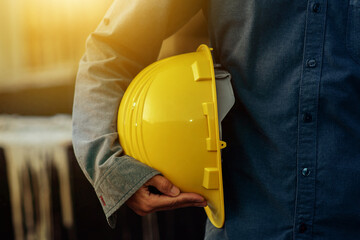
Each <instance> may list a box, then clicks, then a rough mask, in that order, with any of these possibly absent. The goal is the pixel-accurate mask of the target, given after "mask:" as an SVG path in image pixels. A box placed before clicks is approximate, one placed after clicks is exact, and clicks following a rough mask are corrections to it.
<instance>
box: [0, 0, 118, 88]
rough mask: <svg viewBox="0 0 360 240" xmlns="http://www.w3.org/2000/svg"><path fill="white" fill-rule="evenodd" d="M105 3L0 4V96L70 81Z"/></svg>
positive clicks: (36, 0) (14, 0) (22, 0)
mask: <svg viewBox="0 0 360 240" xmlns="http://www.w3.org/2000/svg"><path fill="white" fill-rule="evenodd" d="M111 2H112V1H111V0H102V1H98V0H1V2H0V12H1V13H0V34H1V39H0V52H1V54H0V90H1V89H2V88H3V87H7V86H14V85H22V84H25V85H26V84H27V83H28V82H31V84H33V83H34V82H35V83H36V82H39V83H41V82H47V83H49V78H54V79H61V78H62V77H61V74H63V75H64V76H63V77H64V78H67V79H68V78H69V76H70V75H71V74H72V75H74V74H75V72H76V69H77V64H78V62H79V60H80V58H81V56H82V54H83V53H84V50H85V40H86V37H87V36H88V35H89V34H90V33H91V32H92V31H93V30H94V29H95V28H96V26H97V24H98V23H99V22H100V20H101V18H102V17H103V15H104V13H105V12H106V9H108V7H109V5H110V4H111ZM44 75H45V77H44ZM52 76H56V77H52ZM64 81H65V79H64Z"/></svg>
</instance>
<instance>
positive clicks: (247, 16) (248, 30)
mask: <svg viewBox="0 0 360 240" xmlns="http://www.w3.org/2000/svg"><path fill="white" fill-rule="evenodd" d="M359 6H360V1H358V0H350V1H326V0H310V1H265V0H264V1H261V0H255V1H254V0H249V1H246V0H244V1H232V0H223V1H216V0H210V2H209V4H208V6H207V13H208V19H209V32H210V34H211V42H212V45H213V47H214V55H215V59H216V62H218V63H221V65H222V66H224V67H225V68H226V69H227V70H228V71H229V72H230V74H231V75H232V81H233V82H232V83H233V87H234V91H235V96H236V105H235V107H234V108H233V109H232V111H231V113H230V114H229V115H228V116H227V118H226V119H225V121H224V123H223V140H224V141H226V142H227V143H228V147H227V148H225V149H224V150H223V152H222V153H223V154H222V156H223V176H224V192H225V211H226V213H225V216H226V217H225V218H226V220H225V226H224V228H223V229H215V228H214V227H212V225H211V224H207V230H206V239H247V240H258V239H267V240H269V239H274V240H275V239H276V240H279V239H284V240H285V239H326V240H331V239H334V240H335V239H360V228H359V226H360V207H359V204H358V203H359V202H360V187H359V186H360V65H359V59H360V54H359V49H360V38H359V37H360V22H359V21H360V15H359V14H360V8H359Z"/></svg>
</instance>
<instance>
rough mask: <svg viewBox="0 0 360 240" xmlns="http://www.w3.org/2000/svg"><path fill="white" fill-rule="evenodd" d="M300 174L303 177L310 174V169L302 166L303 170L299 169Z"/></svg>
mask: <svg viewBox="0 0 360 240" xmlns="http://www.w3.org/2000/svg"><path fill="white" fill-rule="evenodd" d="M301 174H302V175H303V176H305V177H307V176H309V175H310V170H309V169H308V168H303V170H302V171H301Z"/></svg>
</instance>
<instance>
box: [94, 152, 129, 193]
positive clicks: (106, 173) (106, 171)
mask: <svg viewBox="0 0 360 240" xmlns="http://www.w3.org/2000/svg"><path fill="white" fill-rule="evenodd" d="M129 160H130V159H128V158H126V157H124V159H123V161H121V162H117V164H116V166H115V167H113V168H112V167H108V168H107V169H106V170H105V171H104V173H103V174H102V177H100V179H99V181H98V184H94V188H95V189H97V188H98V187H99V186H100V185H101V184H102V183H103V182H104V181H105V179H106V177H107V176H108V175H109V174H110V173H111V172H112V171H114V170H115V169H117V168H118V167H120V166H121V165H123V164H124V163H125V162H127V161H129Z"/></svg>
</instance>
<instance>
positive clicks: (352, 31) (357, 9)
mask: <svg viewBox="0 0 360 240" xmlns="http://www.w3.org/2000/svg"><path fill="white" fill-rule="evenodd" d="M346 31H347V33H346V47H347V49H348V51H349V53H350V55H351V56H352V57H353V59H354V60H355V61H356V62H357V63H359V64H360V0H349V10H348V21H347V30H346Z"/></svg>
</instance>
